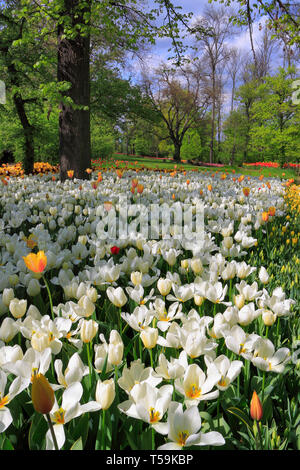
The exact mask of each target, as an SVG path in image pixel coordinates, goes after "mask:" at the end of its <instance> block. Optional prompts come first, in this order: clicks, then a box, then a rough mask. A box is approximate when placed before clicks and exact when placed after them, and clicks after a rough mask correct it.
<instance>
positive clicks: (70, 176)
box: [67, 170, 74, 178]
mask: <svg viewBox="0 0 300 470" xmlns="http://www.w3.org/2000/svg"><path fill="white" fill-rule="evenodd" d="M67 175H68V177H69V178H73V176H74V170H69V171H67Z"/></svg>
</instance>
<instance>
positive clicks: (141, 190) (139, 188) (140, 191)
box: [137, 184, 144, 194]
mask: <svg viewBox="0 0 300 470" xmlns="http://www.w3.org/2000/svg"><path fill="white" fill-rule="evenodd" d="M143 191H144V185H143V184H138V185H137V192H138V193H139V194H142V192H143Z"/></svg>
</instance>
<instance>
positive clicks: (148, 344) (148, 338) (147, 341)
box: [140, 326, 158, 349]
mask: <svg viewBox="0 0 300 470" xmlns="http://www.w3.org/2000/svg"><path fill="white" fill-rule="evenodd" d="M140 338H141V340H142V342H143V345H144V346H145V348H147V349H152V348H154V347H155V346H156V343H157V340H158V329H157V328H151V327H150V326H148V327H146V328H145V329H144V330H142V331H141V334H140Z"/></svg>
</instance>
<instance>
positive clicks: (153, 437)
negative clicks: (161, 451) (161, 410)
mask: <svg viewBox="0 0 300 470" xmlns="http://www.w3.org/2000/svg"><path fill="white" fill-rule="evenodd" d="M151 449H152V450H155V431H154V429H153V428H152V429H151Z"/></svg>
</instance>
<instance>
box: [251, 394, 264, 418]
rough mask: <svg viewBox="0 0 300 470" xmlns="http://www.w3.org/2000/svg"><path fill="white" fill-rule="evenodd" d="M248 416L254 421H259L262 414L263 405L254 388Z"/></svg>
mask: <svg viewBox="0 0 300 470" xmlns="http://www.w3.org/2000/svg"><path fill="white" fill-rule="evenodd" d="M250 416H251V418H252V419H255V420H256V421H260V420H261V418H262V416H263V407H262V404H261V401H260V399H259V397H258V395H257V393H256V391H255V390H254V392H253V395H252V399H251V402H250Z"/></svg>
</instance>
